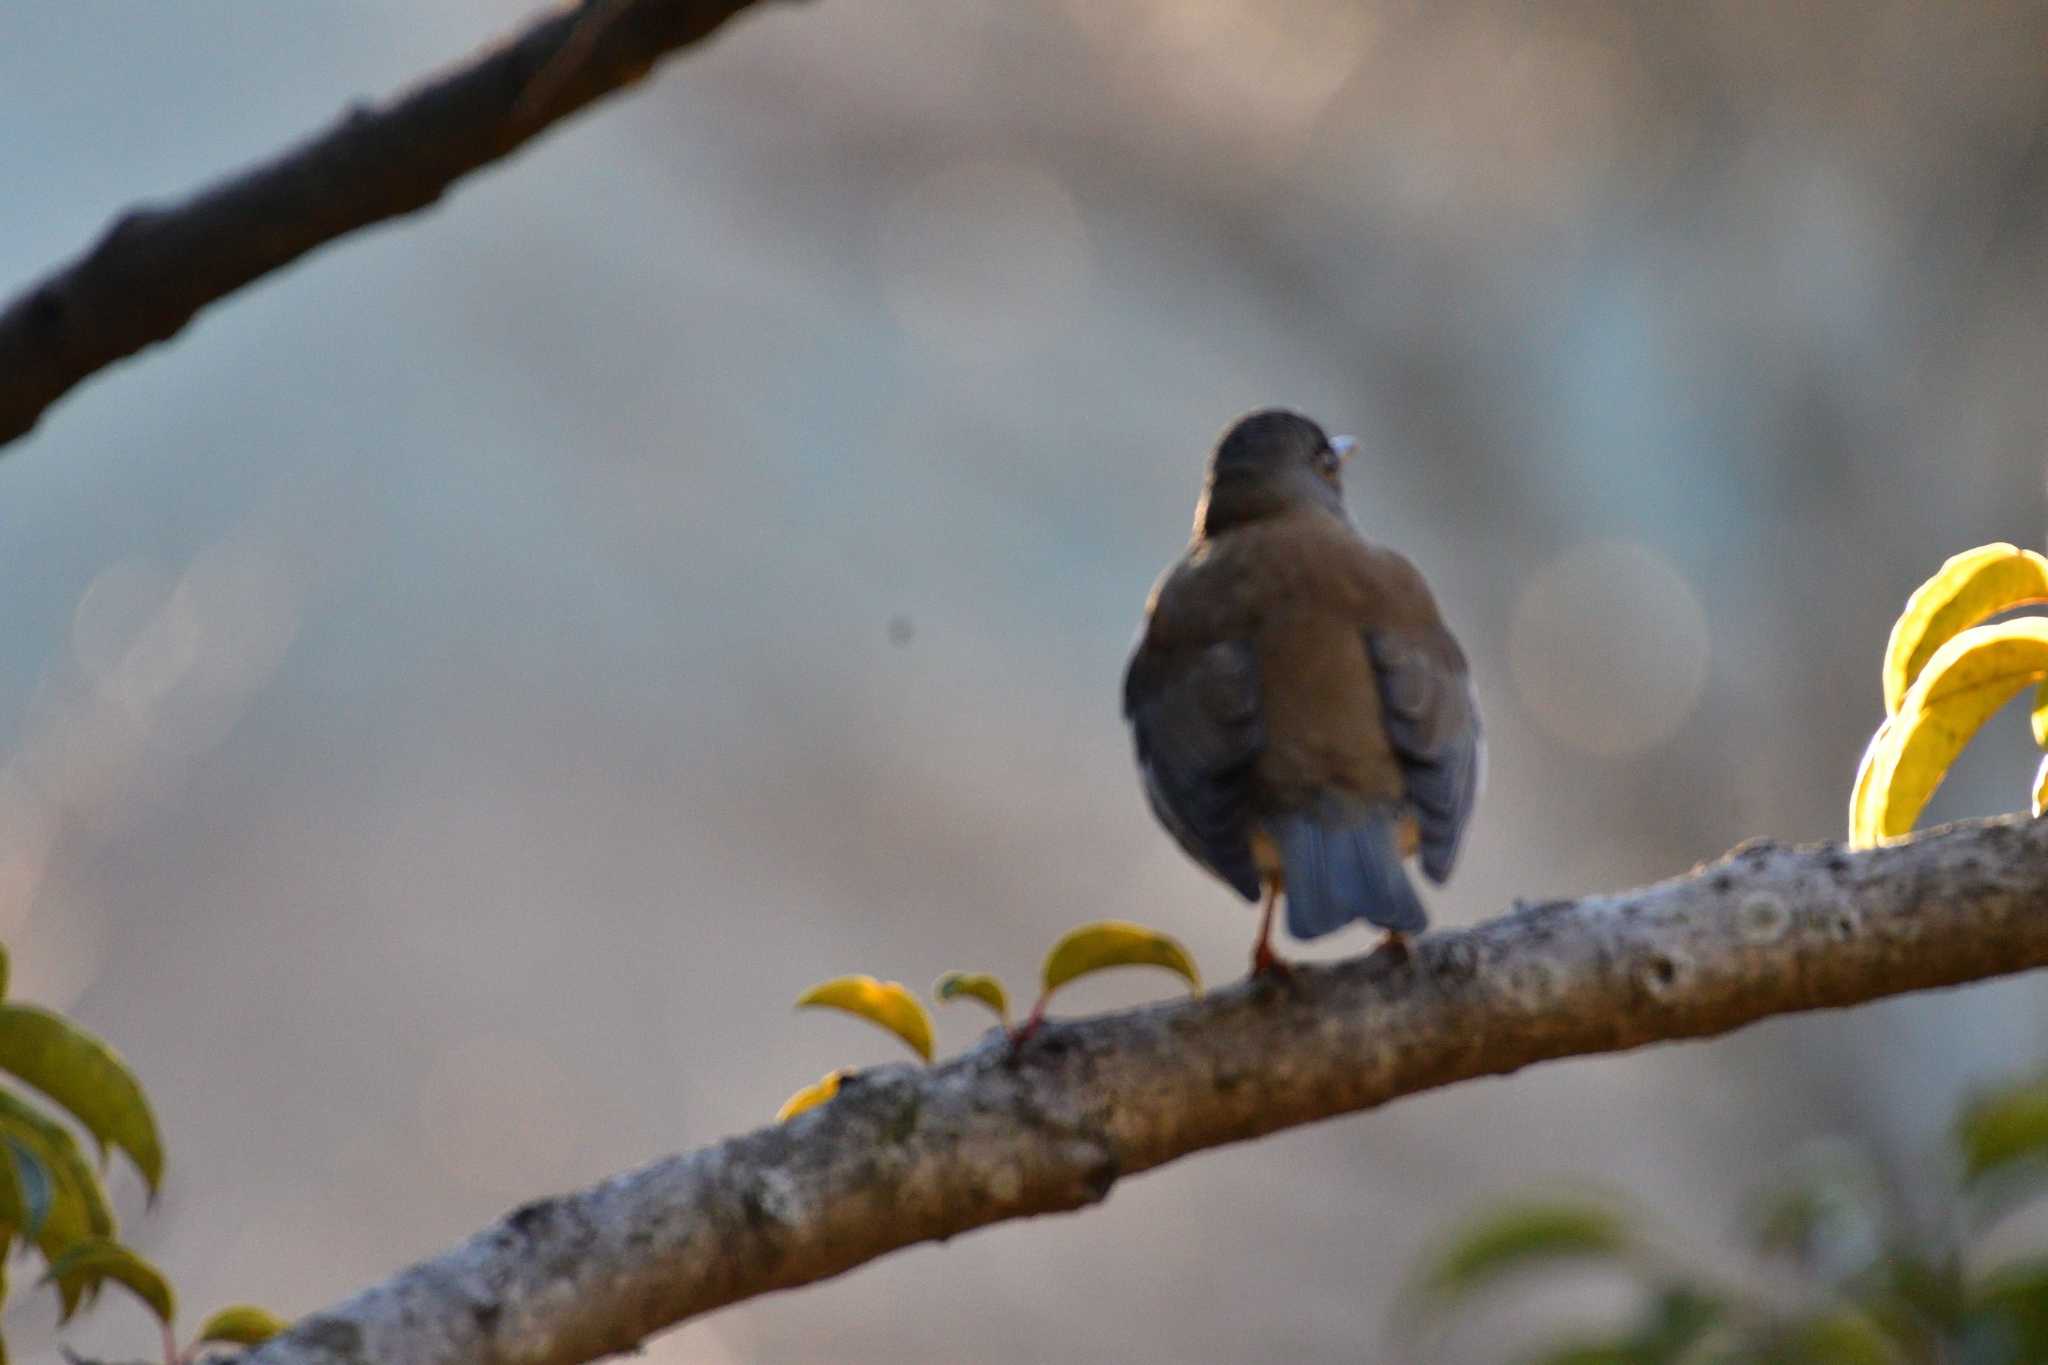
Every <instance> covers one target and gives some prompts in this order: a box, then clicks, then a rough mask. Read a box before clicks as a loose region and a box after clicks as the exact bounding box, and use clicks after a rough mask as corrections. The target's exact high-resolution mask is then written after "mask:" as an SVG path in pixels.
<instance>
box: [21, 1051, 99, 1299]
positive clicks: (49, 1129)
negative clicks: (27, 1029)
mask: <svg viewBox="0 0 2048 1365" xmlns="http://www.w3.org/2000/svg"><path fill="white" fill-rule="evenodd" d="M0 1134H4V1135H5V1136H6V1137H9V1138H12V1139H14V1140H16V1141H18V1142H20V1143H21V1144H22V1145H23V1146H24V1147H26V1148H27V1149H28V1150H29V1151H30V1152H32V1153H34V1154H35V1157H36V1159H37V1160H38V1161H40V1162H41V1163H42V1165H43V1168H44V1169H45V1170H46V1171H47V1172H48V1173H49V1175H50V1185H51V1197H50V1207H49V1212H48V1214H47V1215H46V1216H45V1217H44V1219H43V1225H42V1230H41V1231H40V1232H38V1233H37V1234H36V1235H35V1236H34V1237H33V1239H32V1240H33V1241H34V1242H35V1245H36V1249H37V1250H38V1251H40V1252H42V1254H43V1259H44V1260H45V1261H49V1262H54V1261H56V1260H57V1259H59V1258H60V1257H62V1256H63V1255H64V1253H65V1252H67V1251H69V1250H70V1249H71V1248H72V1247H74V1246H77V1245H79V1244H80V1243H81V1242H87V1241H91V1240H93V1239H94V1238H102V1237H112V1236H113V1235H114V1232H115V1224H114V1211H113V1209H112V1208H111V1207H110V1206H109V1205H108V1203H107V1193H106V1190H105V1189H104V1188H102V1186H101V1185H100V1178H99V1174H98V1173H97V1172H96V1171H94V1170H93V1168H92V1163H91V1162H89V1161H87V1160H86V1158H85V1153H84V1152H83V1151H81V1150H80V1149H79V1146H78V1141H77V1139H76V1138H74V1137H72V1136H71V1131H70V1130H69V1129H68V1128H65V1127H64V1126H63V1125H62V1124H60V1123H57V1122H55V1121H54V1120H52V1119H50V1118H48V1117H46V1116H44V1115H43V1114H42V1113H41V1112H40V1111H38V1110H37V1109H36V1108H35V1107H34V1106H33V1105H30V1104H29V1103H27V1102H26V1101H24V1100H23V1099H21V1098H20V1097H19V1096H17V1095H14V1094H11V1093H9V1092H7V1091H4V1090H0ZM87 1287H88V1285H87V1284H86V1282H85V1281H83V1280H81V1279H79V1278H77V1277H60V1278H59V1279H58V1281H57V1290H58V1296H59V1297H60V1298H61V1299H62V1300H63V1308H64V1316H65V1317H67V1318H68V1317H69V1316H70V1315H71V1314H72V1313H73V1312H75V1311H76V1310H77V1308H78V1304H79V1302H80V1299H81V1296H82V1295H83V1293H84V1292H85V1290H86V1289H87Z"/></svg>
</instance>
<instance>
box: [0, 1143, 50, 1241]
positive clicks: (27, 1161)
mask: <svg viewBox="0 0 2048 1365" xmlns="http://www.w3.org/2000/svg"><path fill="white" fill-rule="evenodd" d="M0 1144H4V1145H5V1148H6V1156H7V1160H6V1161H5V1162H0V1172H4V1174H0V1181H4V1182H5V1188H4V1190H0V1218H4V1219H5V1220H6V1221H7V1223H8V1225H9V1226H10V1227H12V1228H14V1229H15V1230H16V1231H18V1232H20V1234H21V1235H22V1236H23V1237H24V1238H26V1239H27V1240H29V1241H34V1240H35V1238H36V1235H37V1234H38V1233H40V1232H41V1231H42V1230H43V1224H44V1223H45V1222H46V1221H48V1219H49V1217H50V1207H51V1205H53V1204H55V1203H56V1202H57V1184H56V1181H55V1180H54V1179H53V1178H52V1177H51V1175H50V1168H49V1167H47V1166H45V1165H43V1163H42V1161H41V1159H40V1158H38V1157H37V1156H36V1154H35V1152H34V1151H32V1150H31V1149H30V1148H29V1146H28V1144H27V1143H24V1142H23V1141H22V1140H21V1139H20V1138H18V1137H16V1136H14V1134H12V1133H5V1134H0Z"/></svg>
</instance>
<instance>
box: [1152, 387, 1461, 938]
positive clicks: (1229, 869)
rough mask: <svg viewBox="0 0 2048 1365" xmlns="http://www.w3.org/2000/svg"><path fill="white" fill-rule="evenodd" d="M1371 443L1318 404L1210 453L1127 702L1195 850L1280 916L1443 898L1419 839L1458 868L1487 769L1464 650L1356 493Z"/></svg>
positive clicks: (1265, 928) (1303, 930)
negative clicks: (1316, 413) (1379, 538)
mask: <svg viewBox="0 0 2048 1365" xmlns="http://www.w3.org/2000/svg"><path fill="white" fill-rule="evenodd" d="M1354 445H1355V443H1354V442H1353V441H1352V440H1351V439H1350V438H1349V437H1342V436H1340V437H1337V438H1335V439H1332V438H1330V437H1328V436H1325V435H1324V434H1323V429H1322V428H1321V427H1319V426H1317V425H1316V424H1315V423H1314V422H1311V421H1310V420H1309V419H1308V418H1306V417H1303V416H1301V415H1300V414H1298V413H1293V412H1284V411H1278V410H1269V411H1263V412H1254V413H1252V414H1250V415H1249V416H1246V417H1243V418H1241V419H1239V420H1238V421H1237V423H1236V424H1234V425H1233V426H1232V427H1231V428H1230V429H1229V430H1228V431H1227V432H1225V433H1224V435H1223V439H1222V440H1221V441H1219V442H1218V443H1217V445H1216V449H1215V452H1214V453H1213V454H1212V455H1211V456H1210V457H1209V473H1208V481H1207V483H1206V485H1205V486H1204V488H1203V490H1202V499H1201V502H1200V503H1199V504H1197V506H1196V508H1195V529H1194V538H1193V540H1192V541H1190V542H1189V545H1188V548H1187V553H1186V554H1184V555H1182V556H1181V558H1180V562H1179V563H1177V564H1175V565H1173V567H1171V568H1170V569H1168V570H1167V571H1166V573H1165V575H1164V576H1162V577H1161V578H1160V580H1159V582H1158V584H1157V586H1155V587H1154V588H1153V590H1152V596H1151V600H1150V601H1149V602H1147V603H1146V607H1145V615H1146V620H1145V628H1144V632H1143V634H1142V636H1141V637H1140V639H1139V641H1138V648H1137V650H1136V652H1135V653H1134V654H1133V655H1132V656H1131V663H1130V668H1129V670H1128V671H1127V672H1126V673H1125V675H1124V717H1125V719H1126V720H1128V721H1129V722H1130V726H1131V735H1132V738H1133V739H1134V740H1135V741H1136V744H1137V751H1138V767H1139V769H1140V771H1141V773H1142V775H1143V777H1144V783H1145V795H1146V797H1147V799H1148V800H1149V801H1150V803H1151V806H1152V810H1153V813H1154V814H1156V815H1157V816H1158V817H1159V821H1160V823H1161V824H1163V825H1165V826H1166V828H1167V830H1168V831H1169V832H1170V833H1171V834H1172V835H1173V837H1174V839H1175V840H1176V841H1178V842H1179V844H1180V846H1181V847H1182V848H1183V849H1185V850H1186V851H1187V853H1188V855H1189V856H1190V857H1192V858H1193V859H1194V860H1195V861H1196V862H1198V863H1200V864H1201V865H1202V866H1204V867H1206V868H1208V869H1209V870H1210V871H1211V872H1213V873H1215V874H1216V875H1217V876H1218V877H1220V878H1222V879H1223V880H1224V881H1225V882H1227V883H1229V884H1230V885H1231V886H1232V887H1233V888H1235V889H1236V890H1237V892H1238V893H1239V894H1240V895H1242V896H1243V897H1244V898H1245V899H1246V900H1248V901H1257V900H1258V899H1259V898H1260V895H1261V893H1262V892H1263V894H1264V897H1265V905H1264V911H1263V915H1262V918H1261V920H1260V925H1259V940H1258V944H1257V946H1256V948H1255V949H1254V950H1253V954H1252V970H1253V971H1254V972H1264V971H1268V970H1274V969H1276V968H1283V967H1284V964H1283V963H1282V962H1281V961H1280V960H1279V959H1278V958H1277V957H1276V956H1275V955H1274V953H1273V949H1272V945H1271V943H1270V938H1271V935H1272V930H1273V910H1274V906H1275V904H1276V903H1277V902H1278V900H1279V898H1280V896H1281V895H1282V894H1285V896H1286V897H1287V929H1288V932H1289V933H1290V934H1292V935H1293V936H1294V937H1295V938H1298V939H1311V938H1317V937H1319V936H1321V935H1323V934H1327V933H1329V932H1331V931H1332V930H1334V929H1337V928H1340V927H1342V926H1343V925H1345V924H1348V923H1349V922H1351V921H1352V920H1355V919H1362V920H1366V921H1368V922H1369V923H1372V924H1375V925H1378V926H1379V927H1380V928H1382V929H1385V930H1387V931H1388V935H1389V938H1390V940H1391V941H1392V942H1394V943H1396V944H1397V945H1398V944H1400V943H1402V942H1403V941H1404V940H1403V939H1402V937H1401V936H1402V935H1406V934H1410V933H1414V932H1417V931H1418V930H1420V929H1422V928H1423V926H1424V925H1425V924H1426V922H1427V920H1426V917H1425V916H1424V914H1423V910H1422V904H1421V902H1420V901H1418V900H1417V899H1416V896H1415V888H1414V887H1413V885H1411V884H1410V882H1409V880H1408V874H1407V871H1406V869H1405V868H1404V866H1403V861H1404V859H1405V858H1407V857H1408V856H1409V855H1411V854H1414V853H1418V852H1419V853H1420V854H1421V863H1422V870H1423V871H1424V872H1425V873H1427V874H1428V875H1429V878H1430V880H1431V881H1434V882H1442V881H1443V880H1444V879H1445V878H1446V877H1448V876H1449V875H1450V871H1451V864H1452V863H1453V862H1454V861H1455V860H1456V858H1457V856H1458V841H1459V839H1460V837H1461V836H1462V835H1463V834H1464V831H1465V823H1466V821H1467V820H1468V819H1469V818H1470V816H1471V814H1472V803H1473V799H1474V797H1475V795H1476V794H1477V792H1478V788H1479V770H1480V764H1481V747H1480V738H1479V708H1478V705H1477V703H1476V702H1475V700H1474V698H1473V695H1472V684H1471V679H1470V677H1469V675H1468V673H1467V670H1466V665H1465V655H1464V651H1462V650H1461V649H1459V648H1458V642H1457V641H1456V640H1454V639H1453V638H1451V633H1450V631H1449V630H1447V629H1446V628H1445V626H1444V623H1443V620H1442V618H1441V617H1439V616H1438V614H1437V609H1436V602H1435V601H1434V600H1433V599H1432V598H1431V596H1430V592H1429V588H1428V587H1427V586H1426V585H1425V584H1424V583H1423V581H1422V575H1421V574H1419V573H1417V572H1416V570H1415V566H1414V565H1412V564H1410V563H1409V562H1408V561H1407V560H1406V559H1403V558H1402V557H1401V556H1400V555H1398V554H1395V553H1394V552H1393V551H1392V550H1387V549H1382V548H1380V547H1379V546H1376V545H1372V544H1369V543H1368V542H1367V541H1366V540H1365V539H1364V538H1363V537H1361V536H1360V535H1359V534H1358V531H1357V529H1356V528H1355V527H1353V526H1352V524H1351V518H1350V516H1349V515H1348V514H1347V513H1346V512H1345V510H1344V492H1343V484H1342V480H1341V471H1342V468H1343V464H1344V460H1345V458H1346V457H1347V456H1349V455H1350V453H1351V451H1352V448H1353V446H1354Z"/></svg>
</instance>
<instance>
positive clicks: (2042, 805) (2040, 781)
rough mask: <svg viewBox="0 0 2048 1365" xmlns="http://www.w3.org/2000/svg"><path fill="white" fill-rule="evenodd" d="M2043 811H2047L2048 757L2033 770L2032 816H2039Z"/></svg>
mask: <svg viewBox="0 0 2048 1365" xmlns="http://www.w3.org/2000/svg"><path fill="white" fill-rule="evenodd" d="M2043 811H2048V757H2044V758H2043V759H2042V760H2041V766H2040V767H2038V768H2036V769H2034V814H2035V815H2036V816H2039V815H2040V814H2041V813H2042V812H2043Z"/></svg>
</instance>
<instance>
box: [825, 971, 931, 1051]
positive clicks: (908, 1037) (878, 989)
mask: <svg viewBox="0 0 2048 1365" xmlns="http://www.w3.org/2000/svg"><path fill="white" fill-rule="evenodd" d="M796 1003H797V1006H798V1007H799V1008H802V1007H803V1006H806V1005H823V1006H825V1007H826V1008H828V1009H835V1010H845V1011H846V1012H847V1013H848V1014H857V1015H859V1016H860V1017H861V1018H863V1019H865V1020H867V1021H868V1022H869V1023H871V1024H876V1025H879V1026H880V1027H882V1028H885V1029H887V1030H889V1032H891V1033H893V1034H895V1035H896V1036H897V1037H898V1038H901V1039H902V1040H903V1041H904V1042H906V1043H908V1044H910V1048H911V1051H913V1052H915V1053H916V1054H917V1055H918V1056H920V1057H922V1058H924V1059H925V1060H926V1061H927V1062H929V1061H930V1060H931V1059H932V1018H931V1016H930V1015H929V1014H926V1013H925V1012H924V1006H923V1005H920V1004H919V1003H918V1002H917V997H916V996H914V995H912V994H911V993H910V992H909V991H907V990H905V989H904V987H903V983H902V982H900V981H877V980H875V978H873V977H872V976H835V977H833V978H832V979H831V980H830V981H821V982H819V983H818V984H817V985H815V986H813V987H811V988H810V989H809V990H807V991H805V992H804V993H803V994H802V995H799V996H798V997H797V998H796Z"/></svg>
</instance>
